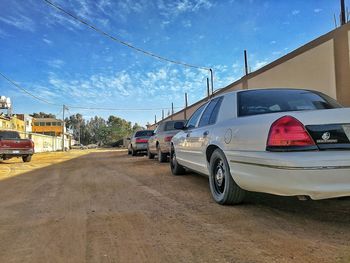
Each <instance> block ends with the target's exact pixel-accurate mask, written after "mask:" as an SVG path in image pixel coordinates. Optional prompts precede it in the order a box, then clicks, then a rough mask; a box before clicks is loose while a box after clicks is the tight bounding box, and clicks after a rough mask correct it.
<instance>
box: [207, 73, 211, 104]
mask: <svg viewBox="0 0 350 263" xmlns="http://www.w3.org/2000/svg"><path fill="white" fill-rule="evenodd" d="M207 97H208V100H209V98H210V86H209V78H207Z"/></svg>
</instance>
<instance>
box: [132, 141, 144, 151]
mask: <svg viewBox="0 0 350 263" xmlns="http://www.w3.org/2000/svg"><path fill="white" fill-rule="evenodd" d="M133 148H134V150H135V151H147V143H135V145H133Z"/></svg>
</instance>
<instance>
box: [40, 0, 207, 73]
mask: <svg viewBox="0 0 350 263" xmlns="http://www.w3.org/2000/svg"><path fill="white" fill-rule="evenodd" d="M43 1H44V2H46V3H47V4H48V5H50V6H52V7H53V8H55V9H56V10H58V11H60V12H62V13H65V14H66V15H68V16H70V17H71V18H73V19H74V20H76V21H78V22H79V23H81V24H84V25H86V26H87V27H89V28H91V29H92V30H95V31H96V32H97V33H99V34H101V35H104V36H106V37H108V38H110V39H112V40H113V41H116V42H118V43H120V44H122V45H124V46H127V47H129V48H131V49H134V50H136V51H137V52H140V53H143V54H145V55H147V56H151V57H154V58H157V59H159V60H163V61H166V62H170V63H173V64H178V65H182V66H185V67H190V68H196V69H203V70H207V71H209V70H210V68H206V67H201V66H197V65H192V64H188V63H185V62H182V61H176V60H173V59H169V58H166V57H162V56H160V55H157V54H154V53H152V52H150V51H147V50H143V49H141V48H138V47H135V46H133V45H131V44H130V43H128V42H125V41H123V40H121V39H120V38H118V37H115V36H112V35H110V34H108V33H106V32H105V31H103V30H101V29H99V28H97V27H96V26H94V25H92V24H91V23H88V22H86V21H84V20H82V19H81V18H79V17H77V16H75V15H74V14H72V13H70V12H68V11H67V10H65V9H63V8H62V7H60V6H58V5H56V4H54V3H52V2H51V1H49V0H43Z"/></svg>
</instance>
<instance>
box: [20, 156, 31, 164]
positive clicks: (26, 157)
mask: <svg viewBox="0 0 350 263" xmlns="http://www.w3.org/2000/svg"><path fill="white" fill-rule="evenodd" d="M22 160H23V162H25V163H29V162H30V161H31V160H32V156H31V155H26V156H22Z"/></svg>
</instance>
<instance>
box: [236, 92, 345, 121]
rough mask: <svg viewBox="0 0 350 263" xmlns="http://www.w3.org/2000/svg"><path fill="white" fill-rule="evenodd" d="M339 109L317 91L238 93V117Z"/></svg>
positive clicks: (339, 106) (335, 103) (334, 103)
mask: <svg viewBox="0 0 350 263" xmlns="http://www.w3.org/2000/svg"><path fill="white" fill-rule="evenodd" d="M341 107H342V106H341V105H340V104H339V103H337V102H336V101H335V100H333V99H332V98H330V97H328V96H327V95H325V94H322V93H320V92H317V91H309V90H291V89H272V90H271V89H270V90H250V91H242V92H239V93H238V115H239V116H250V115H258V114H266V113H276V112H287V111H304V110H322V109H335V108H341Z"/></svg>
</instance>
